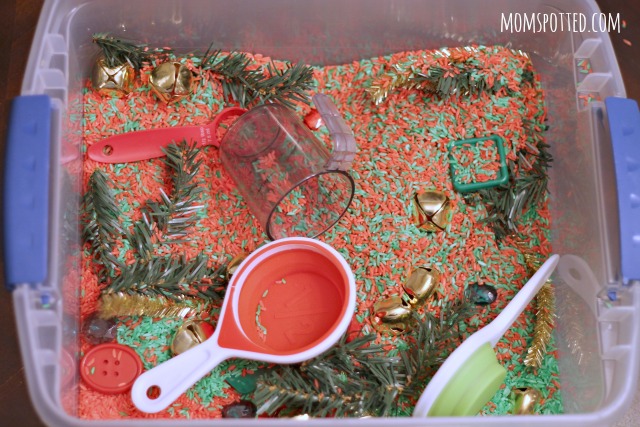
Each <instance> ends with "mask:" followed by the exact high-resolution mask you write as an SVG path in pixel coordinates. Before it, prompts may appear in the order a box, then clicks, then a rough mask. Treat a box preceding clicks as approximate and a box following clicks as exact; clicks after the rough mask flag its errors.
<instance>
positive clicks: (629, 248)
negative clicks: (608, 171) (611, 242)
mask: <svg viewBox="0 0 640 427" xmlns="http://www.w3.org/2000/svg"><path fill="white" fill-rule="evenodd" d="M605 105H606V106H607V115H608V117H609V132H610V133H611V144H612V146H613V160H614V163H615V168H616V182H617V184H616V186H617V188H618V209H619V211H620V244H621V248H620V249H621V258H622V259H621V261H622V266H621V267H622V280H623V283H625V284H628V283H629V282H630V281H631V280H640V110H638V103H637V102H636V101H634V100H632V99H627V98H607V99H606V100H605Z"/></svg>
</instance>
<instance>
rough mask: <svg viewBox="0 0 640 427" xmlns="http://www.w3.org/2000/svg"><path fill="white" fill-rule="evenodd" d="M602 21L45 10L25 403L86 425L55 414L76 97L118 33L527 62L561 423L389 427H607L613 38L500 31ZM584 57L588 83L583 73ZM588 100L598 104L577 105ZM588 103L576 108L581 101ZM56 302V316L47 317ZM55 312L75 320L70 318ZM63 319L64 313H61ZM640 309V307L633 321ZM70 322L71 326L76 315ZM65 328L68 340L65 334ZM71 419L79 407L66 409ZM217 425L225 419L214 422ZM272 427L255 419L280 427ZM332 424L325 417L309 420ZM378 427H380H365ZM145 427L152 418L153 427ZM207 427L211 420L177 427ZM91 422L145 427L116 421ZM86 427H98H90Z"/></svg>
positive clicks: (617, 338) (622, 367)
mask: <svg viewBox="0 0 640 427" xmlns="http://www.w3.org/2000/svg"><path fill="white" fill-rule="evenodd" d="M596 11H597V7H596V5H595V3H594V2H593V1H583V2H581V1H566V0H555V1H536V0H518V1H516V0H509V1H506V0H503V1H482V2H479V1H476V2H474V1H463V0H454V1H445V0H441V1H418V0H404V1H402V0H394V1H389V0H353V1H345V0H326V1H295V0H269V1H266V0H260V1H258V0H255V1H250V0H219V1H215V2H212V1H208V0H189V1H183V0H158V1H151V0H149V1H131V0H113V1H104V0H99V1H86V0H84V1H83V0H58V1H53V0H52V1H47V2H46V3H45V5H44V8H43V12H42V16H41V19H40V23H39V26H38V29H37V31H36V35H35V39H34V44H33V47H32V51H31V55H30V60H29V63H28V67H27V71H26V74H25V79H24V83H23V94H32V93H46V94H49V95H50V96H51V97H52V98H53V100H54V108H55V112H56V117H55V120H54V121H55V123H56V127H55V132H54V136H53V140H52V144H54V153H56V157H55V159H56V164H55V165H54V166H55V167H54V168H53V169H54V173H53V175H52V179H53V184H52V192H53V193H54V197H53V200H54V202H53V203H52V211H53V214H52V221H53V222H54V223H53V225H52V227H51V229H52V236H51V241H52V242H53V244H52V248H51V255H50V257H51V262H50V265H51V268H52V271H51V274H50V277H49V280H48V282H47V283H45V284H44V285H43V290H38V291H36V290H33V289H31V288H27V287H21V288H19V289H18V290H16V291H15V292H14V301H15V307H16V315H17V317H18V324H19V328H20V334H21V337H22V340H21V347H22V353H23V358H24V361H25V366H26V372H27V376H28V380H29V381H28V382H29V387H30V392H31V395H32V399H33V401H34V405H35V406H36V408H37V409H38V411H39V413H40V414H41V416H42V417H43V418H44V419H45V420H46V421H47V422H48V423H50V424H56V425H85V424H89V423H88V422H87V421H85V420H80V419H78V418H75V417H73V416H70V415H67V412H65V411H63V410H62V409H61V407H62V403H61V398H60V393H59V392H58V391H59V390H60V387H61V384H60V381H61V369H60V366H59V365H60V364H59V363H58V362H57V361H58V360H59V355H58V350H59V349H60V348H65V349H66V350H67V351H68V352H70V353H72V354H73V353H74V351H75V347H74V340H73V339H71V338H72V335H73V332H72V331H73V330H74V328H77V325H75V324H74V323H75V321H74V318H75V319H77V318H78V313H79V307H77V299H76V298H75V296H74V294H73V292H63V291H62V284H63V283H64V285H65V288H68V289H79V281H80V271H78V265H79V251H78V243H79V239H78V234H77V224H78V216H77V212H78V207H79V201H80V195H79V183H80V182H81V173H82V155H81V154H80V151H79V150H80V147H81V136H82V127H81V123H80V121H79V120H80V119H81V118H82V96H81V88H82V85H83V84H84V82H85V80H86V79H87V77H88V76H89V71H90V66H91V64H92V61H93V59H94V57H95V53H96V48H95V46H94V45H92V44H91V36H92V34H93V33H96V32H109V33H111V34H112V35H114V36H120V37H125V38H129V39H133V40H139V41H144V42H148V43H149V44H151V45H154V46H164V45H168V46H172V47H174V48H176V49H178V50H179V51H183V52H189V51H193V50H199V51H204V50H205V49H206V48H207V47H208V46H209V44H210V43H211V42H213V43H214V45H213V46H214V48H221V49H238V50H246V51H252V52H257V53H262V54H265V55H270V56H272V57H274V58H278V59H289V60H292V61H303V62H308V63H311V64H339V63H346V62H350V61H354V60H358V59H362V58H367V57H373V56H377V55H381V54H387V53H392V52H398V51H403V50H412V49H430V48H439V47H443V46H463V45H468V44H471V43H476V44H487V45H490V44H504V45H508V46H510V47H512V48H517V49H522V50H523V51H525V52H528V53H529V54H531V56H532V59H533V62H534V65H535V67H536V70H537V71H538V72H539V74H540V75H541V78H542V83H543V86H544V88H545V90H546V96H547V98H546V99H547V105H548V120H549V121H548V124H549V126H550V129H549V131H548V132H547V139H548V142H549V143H550V144H551V151H552V153H553V154H554V157H555V162H554V165H553V167H552V169H551V191H552V202H551V214H552V215H551V216H552V219H553V222H552V243H553V248H554V251H555V252H557V253H559V254H561V255H563V261H562V265H561V267H562V268H560V269H559V271H560V273H559V274H556V275H555V283H556V286H557V289H558V292H557V293H558V307H559V310H558V329H557V335H558V340H557V341H558V346H559V352H558V353H559V368H560V374H561V380H562V384H561V385H562V393H563V398H564V406H565V411H566V415H562V416H556V417H550V416H537V417H519V418H517V419H514V418H512V417H475V418H465V419H439V420H437V422H436V421H434V420H433V419H430V420H413V419H410V418H405V419H398V420H394V423H399V424H407V425H418V424H420V425H424V424H433V425H436V424H437V425H446V424H451V425H454V424H455V425H479V424H486V425H496V424H505V425H513V424H514V423H515V421H518V422H519V423H522V424H526V425H529V424H531V425H534V424H535V425H542V424H549V423H551V424H559V423H562V424H563V425H576V426H578V425H580V426H584V425H597V426H600V425H605V424H606V423H608V422H609V421H611V419H612V418H613V417H615V416H616V415H617V416H621V415H622V413H624V410H625V408H626V407H627V406H628V404H629V402H630V399H631V397H632V393H634V392H635V378H631V377H633V376H634V375H637V361H635V359H636V353H637V350H636V349H635V347H636V346H637V345H638V335H639V333H638V329H640V322H639V321H638V314H637V312H638V310H637V308H638V307H640V292H638V289H637V288H638V287H637V286H635V287H633V288H631V290H628V291H627V292H626V293H624V294H622V296H621V297H620V298H619V300H618V302H617V303H616V304H606V303H605V302H604V300H603V299H601V298H598V293H599V292H601V290H602V288H603V287H605V286H609V285H612V286H615V285H617V284H618V283H617V277H618V274H617V270H616V268H617V267H616V266H617V264H618V257H619V253H618V252H617V249H616V248H617V243H618V242H617V238H616V234H617V232H618V225H617V217H616V214H617V212H616V211H615V179H614V177H613V171H612V163H611V153H610V152H609V150H610V149H609V148H608V147H609V141H608V139H607V137H606V132H605V130H606V129H605V128H606V123H605V122H606V120H604V119H603V117H604V114H603V113H604V110H603V108H604V107H603V104H602V103H600V102H598V101H597V99H598V98H599V99H604V98H605V97H607V96H624V95H625V93H624V87H623V85H622V80H621V77H620V73H619V70H618V66H617V63H616V61H615V57H614V54H613V49H612V47H611V44H610V41H609V39H608V36H607V34H600V33H584V34H582V33H569V32H556V33H551V32H546V33H538V34H535V35H532V34H531V33H529V32H525V33H513V34H512V33H509V32H501V29H500V25H501V20H502V15H503V14H505V15H506V14H509V13H516V12H519V13H530V12H547V13H551V12H581V13H584V14H586V15H587V16H591V14H592V13H594V12H596ZM579 59H583V60H588V61H589V63H590V64H591V67H592V69H593V72H592V73H590V74H589V75H587V76H586V77H585V76H583V75H581V73H580V72H579V70H578V69H577V67H576V60H579ZM585 94H586V95H589V96H591V98H593V99H595V101H593V102H585V101H583V99H582V98H586V96H585ZM581 95H582V97H581ZM43 295H49V296H50V297H51V298H52V299H50V300H49V301H53V304H44V305H43V304H42V298H43ZM63 304H64V307H66V309H67V310H66V311H67V312H68V313H71V314H72V315H71V316H68V315H67V316H63V309H62V307H63ZM70 307H72V308H71V309H70ZM634 308H635V309H636V310H635V311H634ZM73 314H75V316H74V315H73ZM63 317H64V319H65V322H66V323H65V328H62V327H61V324H62V319H63ZM65 405H66V408H67V411H68V412H69V413H71V414H73V413H74V411H75V406H74V404H73V401H71V402H66V403H65ZM217 422H222V421H217ZM279 422H281V420H260V424H261V425H276V424H278V423H279ZM316 422H318V423H323V422H325V423H331V420H324V421H323V420H320V421H314V422H312V423H316ZM359 422H361V423H363V424H364V423H366V424H369V425H383V424H385V422H384V421H383V420H360V421H359ZM147 423H150V424H153V422H152V421H150V422H147ZM171 423H175V424H186V425H205V424H206V425H211V424H212V422H211V421H200V422H198V421H171ZM99 424H100V425H103V424H104V425H107V424H108V425H111V424H113V425H125V424H126V425H133V424H145V422H144V421H133V420H127V421H126V422H125V421H119V420H116V421H111V422H101V423H99ZM90 425H97V424H96V423H95V422H93V423H91V424H90Z"/></svg>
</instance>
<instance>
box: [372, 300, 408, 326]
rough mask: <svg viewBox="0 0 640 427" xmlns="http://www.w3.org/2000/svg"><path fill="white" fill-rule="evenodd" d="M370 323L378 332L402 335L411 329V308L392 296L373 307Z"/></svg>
mask: <svg viewBox="0 0 640 427" xmlns="http://www.w3.org/2000/svg"><path fill="white" fill-rule="evenodd" d="M373 311H374V313H373V316H372V319H371V323H372V324H373V326H374V328H376V330H377V331H378V332H381V333H391V334H395V335H398V334H403V333H405V332H407V331H408V330H409V329H411V326H412V323H413V316H412V314H411V306H409V304H407V303H406V302H404V301H403V300H402V298H401V297H398V296H393V297H389V298H386V299H383V300H382V301H378V302H376V303H375V304H374V305H373Z"/></svg>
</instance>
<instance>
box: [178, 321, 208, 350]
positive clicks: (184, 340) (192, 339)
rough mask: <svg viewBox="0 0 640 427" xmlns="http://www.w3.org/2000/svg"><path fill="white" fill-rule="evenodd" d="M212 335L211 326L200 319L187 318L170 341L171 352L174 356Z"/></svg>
mask: <svg viewBox="0 0 640 427" xmlns="http://www.w3.org/2000/svg"><path fill="white" fill-rule="evenodd" d="M211 335H213V326H211V324H210V323H207V322H204V321H202V320H188V321H186V322H185V323H183V324H182V326H180V329H178V331H177V332H176V334H175V335H174V336H173V340H172V341H171V353H173V355H174V356H177V355H178V354H181V353H184V352H185V351H187V350H189V349H190V348H192V347H195V346H197V345H198V344H200V343H202V342H204V341H206V340H207V338H209V337H210V336H211Z"/></svg>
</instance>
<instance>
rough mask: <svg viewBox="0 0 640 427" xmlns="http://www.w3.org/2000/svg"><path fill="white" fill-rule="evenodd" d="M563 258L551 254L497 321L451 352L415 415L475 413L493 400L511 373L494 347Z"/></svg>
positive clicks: (419, 401)
mask: <svg viewBox="0 0 640 427" xmlns="http://www.w3.org/2000/svg"><path fill="white" fill-rule="evenodd" d="M559 258H560V257H559V256H558V255H552V256H551V257H549V259H548V260H547V261H546V262H545V263H544V264H543V265H542V266H541V267H540V269H538V271H537V272H536V273H535V274H534V275H533V277H531V279H529V281H528V282H527V283H526V284H525V285H524V286H523V287H522V289H520V292H518V293H517V294H516V296H515V297H513V299H512V300H511V302H510V303H509V304H508V305H507V306H506V307H505V308H504V309H503V310H502V312H501V313H500V314H499V315H498V317H496V318H495V319H494V321H493V322H491V323H489V324H488V325H487V326H485V327H484V328H482V329H481V330H479V331H478V332H476V333H475V334H473V335H471V336H470V337H469V338H467V339H466V340H465V341H464V342H463V343H462V344H461V345H460V347H458V348H457V349H456V350H455V351H454V352H453V353H451V355H450V356H449V357H448V358H447V360H445V361H444V363H443V364H442V366H441V367H440V369H438V372H436V374H435V375H434V376H433V378H432V379H431V381H430V382H429V385H428V386H427V388H426V389H425V391H424V392H423V393H422V395H421V396H420V399H419V400H418V403H417V404H416V407H415V409H414V411H413V416H414V417H426V416H431V417H450V416H473V415H476V414H477V413H478V412H480V410H481V409H482V408H483V407H484V405H486V404H487V402H489V400H491V398H492V397H493V395H494V394H496V392H497V391H498V389H499V388H500V385H501V384H502V383H503V381H504V378H505V377H506V375H507V371H506V369H505V368H504V367H503V366H502V365H501V364H500V363H498V359H497V358H496V354H495V352H494V351H493V347H495V346H496V344H497V343H498V341H499V340H500V338H502V336H503V335H504V334H505V332H507V330H508V329H509V328H510V327H511V325H512V324H513V322H514V321H515V320H516V319H517V318H518V316H519V315H520V313H522V312H523V311H524V309H525V307H526V306H527V304H529V302H531V300H532V299H533V297H534V296H535V295H536V294H537V293H538V291H539V290H540V288H541V287H542V285H543V284H544V283H545V282H546V281H547V279H548V278H549V276H551V273H553V270H555V268H556V265H557V264H558V260H559Z"/></svg>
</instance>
